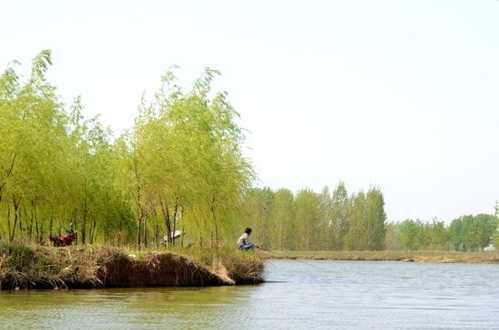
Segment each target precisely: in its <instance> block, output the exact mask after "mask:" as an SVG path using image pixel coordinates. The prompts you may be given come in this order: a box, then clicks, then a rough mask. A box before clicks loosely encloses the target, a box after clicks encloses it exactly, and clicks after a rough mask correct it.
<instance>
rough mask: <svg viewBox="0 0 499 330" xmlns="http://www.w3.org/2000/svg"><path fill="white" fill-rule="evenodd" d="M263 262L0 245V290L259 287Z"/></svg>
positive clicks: (218, 253) (232, 256) (243, 256)
mask: <svg viewBox="0 0 499 330" xmlns="http://www.w3.org/2000/svg"><path fill="white" fill-rule="evenodd" d="M262 274H263V261H262V260H261V259H260V258H259V257H258V256H257V255H255V254H252V253H242V252H239V251H229V250H202V251H200V250H184V251H180V250H177V251H174V252H173V251H168V250H159V251H154V250H145V251H144V250H143V251H133V250H129V249H119V248H110V247H85V248H81V247H64V248H54V247H44V246H36V245H24V244H0V289H4V290H9V289H58V288H78V289H80V288H111V287H160V286H222V285H238V284H257V283H261V282H263V277H262Z"/></svg>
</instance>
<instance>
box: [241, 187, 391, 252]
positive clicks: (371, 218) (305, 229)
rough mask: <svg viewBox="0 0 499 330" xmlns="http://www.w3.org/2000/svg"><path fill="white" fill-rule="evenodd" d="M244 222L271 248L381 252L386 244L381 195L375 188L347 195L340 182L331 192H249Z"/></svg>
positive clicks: (306, 190) (243, 212)
mask: <svg viewBox="0 0 499 330" xmlns="http://www.w3.org/2000/svg"><path fill="white" fill-rule="evenodd" d="M242 219H243V221H242V222H243V223H246V224H248V225H251V226H252V227H254V228H255V229H256V230H255V231H254V232H255V240H257V241H258V242H260V244H262V245H263V246H264V247H265V248H268V249H276V250H344V249H346V250H381V249H383V248H384V245H385V221H386V214H385V211H384V199H383V194H382V193H381V191H380V190H379V189H377V188H372V189H370V190H368V191H367V192H358V193H355V194H350V195H349V194H348V192H347V190H346V188H345V185H344V184H343V183H340V184H338V186H337V187H336V188H335V189H334V190H333V191H332V192H330V190H329V189H328V188H324V189H323V190H322V192H321V193H316V192H313V191H311V190H309V189H304V190H301V191H299V192H298V193H297V194H296V195H294V194H293V193H292V192H291V191H290V190H288V189H280V190H278V191H272V190H271V189H270V188H263V189H259V188H254V189H251V190H250V191H249V192H248V193H247V194H246V196H245V198H244V202H243V209H242Z"/></svg>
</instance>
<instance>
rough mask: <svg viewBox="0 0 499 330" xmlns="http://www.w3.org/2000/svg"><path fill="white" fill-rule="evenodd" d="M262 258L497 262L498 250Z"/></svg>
mask: <svg viewBox="0 0 499 330" xmlns="http://www.w3.org/2000/svg"><path fill="white" fill-rule="evenodd" d="M260 256H261V257H262V258H264V259H309V260H344V261H406V262H434V263H499V252H457V251H269V252H265V251H264V252H261V253H260Z"/></svg>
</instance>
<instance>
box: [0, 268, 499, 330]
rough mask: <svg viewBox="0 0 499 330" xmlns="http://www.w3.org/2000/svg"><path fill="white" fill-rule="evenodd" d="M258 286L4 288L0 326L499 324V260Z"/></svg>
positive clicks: (286, 279) (294, 271) (347, 272)
mask: <svg viewBox="0 0 499 330" xmlns="http://www.w3.org/2000/svg"><path fill="white" fill-rule="evenodd" d="M266 278H267V280H269V281H272V282H271V283H266V284H262V285H258V286H240V287H220V288H203V289H176V288H175V289H167V288H159V289H157V288H156V289H125V290H124V289H119V290H115V289H113V290H108V289H106V290H87V291H85V290H74V291H55V292H54V291H29V292H27V291H20V292H2V293H0V329H30V328H36V329H54V328H55V329H79V328H81V329H160V328H163V329H186V328H187V329H320V328H324V329H327V328H334V329H367V328H372V329H449V328H467V329H493V328H498V329H499V265H485V264H482V265H466V264H421V263H403V262H337V261H294V260H278V261H272V262H268V264H267V275H266Z"/></svg>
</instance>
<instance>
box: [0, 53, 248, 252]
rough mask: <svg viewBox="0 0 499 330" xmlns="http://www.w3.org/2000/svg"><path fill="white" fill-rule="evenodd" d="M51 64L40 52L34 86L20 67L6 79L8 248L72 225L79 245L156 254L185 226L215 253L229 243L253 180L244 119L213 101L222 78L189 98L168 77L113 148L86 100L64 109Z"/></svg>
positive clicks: (0, 171)
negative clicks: (134, 247)
mask: <svg viewBox="0 0 499 330" xmlns="http://www.w3.org/2000/svg"><path fill="white" fill-rule="evenodd" d="M51 64H52V61H51V52H50V51H48V50H44V51H42V52H41V53H40V54H38V55H37V56H36V57H35V58H34V60H33V62H32V69H31V75H30V77H28V79H25V80H23V79H22V78H21V77H20V76H19V75H18V74H17V73H16V71H15V70H14V69H13V68H12V67H8V68H7V69H6V71H5V72H4V73H3V74H2V75H1V76H0V135H1V136H2V139H1V140H0V238H2V239H4V240H9V241H13V240H22V241H37V242H45V241H46V239H47V238H48V236H49V235H53V234H59V233H61V232H63V231H64V230H66V229H69V227H70V226H72V227H74V228H75V229H76V230H77V231H78V241H79V242H78V243H82V244H91V243H94V242H96V241H100V242H105V243H108V244H128V243H131V242H133V241H136V242H137V243H138V244H140V245H151V244H153V243H154V244H156V245H159V244H160V243H161V241H162V239H163V236H166V237H167V238H169V237H171V233H172V232H174V231H175V230H176V229H180V228H181V229H184V230H185V231H187V232H189V234H190V237H191V242H197V238H199V237H203V236H205V237H206V236H208V237H210V239H209V241H210V244H212V245H217V244H218V242H221V241H223V238H224V237H225V236H226V235H227V233H226V232H230V233H232V231H233V230H232V228H233V227H234V225H233V224H232V222H233V220H234V218H235V214H236V211H237V208H238V205H239V204H240V202H241V198H242V196H243V195H244V193H245V191H246V190H247V189H248V187H249V186H250V183H251V181H252V179H253V171H252V168H251V166H250V164H249V162H248V161H247V160H246V159H245V158H244V157H243V156H242V153H241V150H240V145H241V142H242V140H243V138H244V137H243V134H242V130H241V129H240V128H239V126H238V125H237V123H236V120H237V118H238V114H237V113H236V112H235V110H234V109H233V108H232V106H231V105H230V103H229V102H228V100H227V95H226V93H216V94H214V95H213V96H212V93H211V82H212V80H213V79H214V78H215V76H216V75H217V74H218V73H217V72H216V71H214V70H210V69H207V70H206V72H205V73H204V75H202V76H201V78H199V79H198V80H197V81H196V82H195V83H194V85H193V87H192V89H191V90H189V91H186V92H184V91H183V90H182V89H181V88H180V87H179V86H178V85H177V84H176V83H175V76H174V75H173V73H172V72H168V73H167V74H166V75H165V76H164V77H163V79H162V86H161V88H160V90H159V91H158V92H157V93H156V94H155V97H154V99H153V100H152V101H150V102H146V101H143V102H142V104H141V109H140V113H139V115H138V117H137V120H136V124H135V126H134V128H133V130H131V131H130V132H127V133H125V134H123V136H121V137H119V138H117V139H115V140H114V141H113V137H112V135H111V133H110V131H109V130H108V129H106V128H105V127H104V126H103V125H102V124H101V123H100V122H99V121H98V118H97V117H95V118H90V119H87V118H85V116H84V114H83V113H84V109H83V105H82V101H81V99H80V98H76V99H75V101H74V103H73V104H72V105H71V106H70V107H69V109H66V107H65V106H64V105H63V104H62V103H61V102H60V100H59V99H58V97H57V96H56V95H57V94H56V89H55V87H53V86H52V85H50V84H49V83H48V82H47V80H46V78H45V74H46V72H47V70H48V68H49V67H50V65H51ZM199 243H200V244H202V243H201V242H199Z"/></svg>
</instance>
